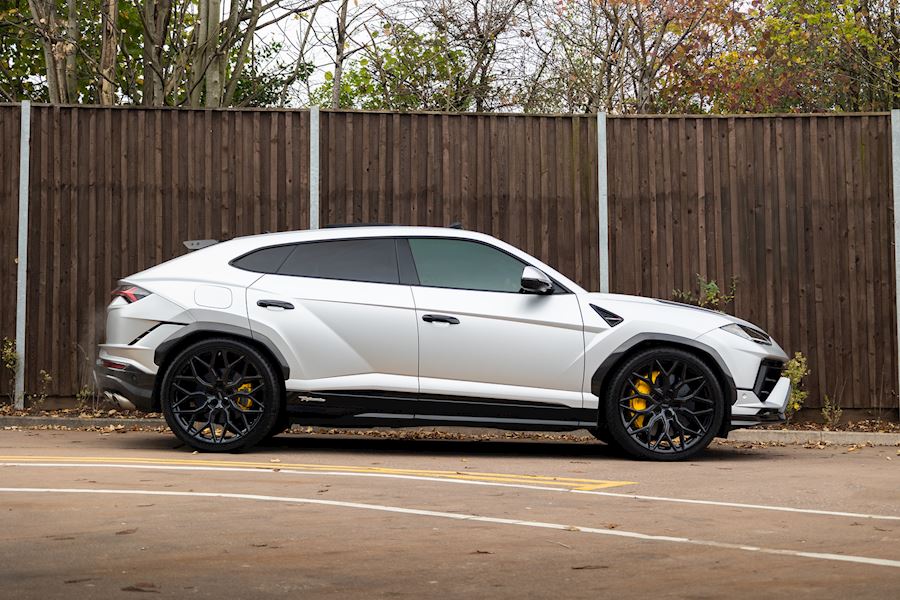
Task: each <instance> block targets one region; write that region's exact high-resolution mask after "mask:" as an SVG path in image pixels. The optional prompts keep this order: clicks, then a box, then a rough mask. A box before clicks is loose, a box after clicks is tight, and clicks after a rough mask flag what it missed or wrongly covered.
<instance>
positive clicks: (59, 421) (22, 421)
mask: <svg viewBox="0 0 900 600" xmlns="http://www.w3.org/2000/svg"><path fill="white" fill-rule="evenodd" d="M118 426H122V427H124V428H125V429H131V428H134V427H147V428H159V427H166V422H165V420H164V419H143V418H139V419H116V418H104V417H98V418H95V419H82V418H79V417H0V428H3V427H22V428H33V427H64V428H70V429H87V428H90V427H118ZM407 429H409V428H407ZM412 429H422V430H426V431H434V430H435V429H438V430H440V431H448V432H451V431H452V432H456V433H461V434H472V435H478V434H482V435H483V434H484V433H485V432H486V431H487V430H485V429H476V428H470V427H439V428H435V427H420V428H412ZM580 433H584V436H585V437H586V438H588V439H593V436H591V435H590V434H588V433H587V432H583V431H581V430H579V431H577V432H570V433H569V434H568V435H573V434H574V435H576V436H578V434H580ZM728 440H729V441H732V442H745V443H757V444H761V443H772V442H775V443H782V444H833V445H835V446H862V445H869V446H900V433H867V432H861V431H803V430H794V429H736V430H734V431H732V432H731V433H729V434H728Z"/></svg>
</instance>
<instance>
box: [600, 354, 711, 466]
mask: <svg viewBox="0 0 900 600" xmlns="http://www.w3.org/2000/svg"><path fill="white" fill-rule="evenodd" d="M608 389H609V391H608V393H607V395H606V427H607V428H608V432H609V435H610V437H611V439H612V441H614V442H615V444H616V445H618V446H619V447H620V448H622V449H623V450H624V451H625V452H626V453H628V454H629V455H631V456H633V457H636V458H644V459H651V460H661V461H675V460H685V459H688V458H691V457H693V456H694V455H696V454H697V453H698V452H700V451H702V450H703V449H704V448H706V447H707V446H708V445H709V444H710V442H711V441H712V439H713V438H714V437H715V435H716V432H717V431H718V430H719V429H720V427H721V425H722V420H723V419H724V417H725V405H724V394H723V392H722V387H721V385H720V384H719V381H718V379H717V378H716V376H715V373H713V371H712V370H711V369H710V368H709V367H708V366H707V365H706V364H705V363H704V362H703V361H702V360H700V359H699V358H698V357H697V356H695V355H694V354H691V353H690V352H686V351H684V350H679V349H676V348H665V349H651V350H646V351H644V352H641V353H640V354H637V355H635V356H634V357H632V358H630V359H629V360H628V361H626V362H625V364H624V365H622V366H621V367H620V368H619V369H618V370H617V371H616V372H615V373H614V374H613V377H612V385H610V386H609V388H608Z"/></svg>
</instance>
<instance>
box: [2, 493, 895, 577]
mask: <svg viewBox="0 0 900 600" xmlns="http://www.w3.org/2000/svg"><path fill="white" fill-rule="evenodd" d="M0 493H20V494H114V495H129V496H171V497H193V498H229V499H236V500H255V501H262V502H284V503H289V504H316V505H321V506H336V507H342V508H355V509H360V510H372V511H380V512H388V513H398V514H405V515H417V516H422V517H434V518H439V519H453V520H457V521H474V522H479V523H492V524H496V525H516V526H519V527H535V528H540V529H555V530H560V531H573V532H581V533H591V534H595V535H606V536H611V537H621V538H629V539H636V540H643V541H650V542H669V543H674V544H690V545H694V546H707V547H711V548H721V549H726V550H740V551H743V552H756V553H760V554H774V555H777V556H793V557H798V558H810V559H815V560H828V561H839V562H850V563H858V564H864V565H875V566H880V567H894V568H900V561H898V560H889V559H885V558H872V557H868V556H854V555H850V554H831V553H827V552H803V551H799V550H785V549H780V548H763V547H760V546H747V545H743V544H731V543H727V542H716V541H712V540H698V539H692V538H685V537H675V536H669V535H651V534H646V533H637V532H634V531H623V530H620V529H598V528H595V527H580V526H574V525H563V524H560V523H545V522H542V521H520V520H518V519H503V518H499V517H486V516H482V515H469V514H463V513H451V512H443V511H435V510H422V509H417V508H402V507H399V506H384V505H381V504H363V503H359V502H342V501H339V500H321V499H318V498H292V497H288V496H265V495H259V494H233V493H219V492H178V491H161V490H115V489H87V488H10V487H3V488H0Z"/></svg>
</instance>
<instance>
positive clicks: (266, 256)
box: [231, 246, 294, 273]
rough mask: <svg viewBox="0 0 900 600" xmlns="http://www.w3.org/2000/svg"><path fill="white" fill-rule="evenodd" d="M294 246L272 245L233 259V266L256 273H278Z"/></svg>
mask: <svg viewBox="0 0 900 600" xmlns="http://www.w3.org/2000/svg"><path fill="white" fill-rule="evenodd" d="M293 249H294V246H272V247H270V248H262V249H260V250H255V251H253V252H251V253H249V254H245V255H244V256H242V257H240V258H238V259H235V260H233V261H231V266H233V267H237V268H238V269H243V270H245V271H253V272H255V273H277V272H278V269H279V268H280V267H281V263H283V262H284V259H286V258H287V257H288V254H290V253H291V250H293Z"/></svg>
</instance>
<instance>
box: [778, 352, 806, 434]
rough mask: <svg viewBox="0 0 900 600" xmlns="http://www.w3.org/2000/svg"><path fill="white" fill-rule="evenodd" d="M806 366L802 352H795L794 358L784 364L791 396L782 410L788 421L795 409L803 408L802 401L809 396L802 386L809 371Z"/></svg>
mask: <svg viewBox="0 0 900 600" xmlns="http://www.w3.org/2000/svg"><path fill="white" fill-rule="evenodd" d="M807 367H808V364H807V361H806V357H805V356H803V353H802V352H796V353H795V354H794V358H792V359H791V360H789V361H787V363H785V365H784V376H785V377H787V378H788V379H790V380H791V396H790V398H789V399H788V403H787V407H785V411H784V416H785V418H786V419H787V422H788V423H790V422H791V419H792V418H793V417H794V415H795V414H796V413H797V411H798V410H800V409H801V408H803V403H804V402H806V398H807V396H809V392H808V391H806V390H805V389H804V388H803V378H804V377H806V376H807V375H809V374H810V373H811V371H810V370H809V368H807Z"/></svg>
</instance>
